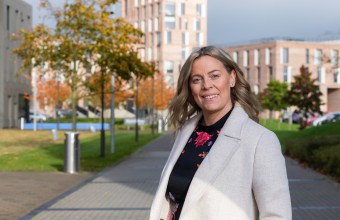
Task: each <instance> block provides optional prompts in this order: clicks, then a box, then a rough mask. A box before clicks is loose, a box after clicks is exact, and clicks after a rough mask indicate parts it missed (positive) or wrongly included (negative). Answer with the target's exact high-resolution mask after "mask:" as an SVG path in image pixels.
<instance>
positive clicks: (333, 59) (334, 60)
mask: <svg viewBox="0 0 340 220" xmlns="http://www.w3.org/2000/svg"><path fill="white" fill-rule="evenodd" d="M331 62H332V65H334V66H337V65H338V63H339V51H338V50H331Z"/></svg>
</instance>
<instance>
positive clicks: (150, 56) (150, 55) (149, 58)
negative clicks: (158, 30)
mask: <svg viewBox="0 0 340 220" xmlns="http://www.w3.org/2000/svg"><path fill="white" fill-rule="evenodd" d="M152 59H153V58H152V48H151V47H149V48H148V61H151V60H152Z"/></svg>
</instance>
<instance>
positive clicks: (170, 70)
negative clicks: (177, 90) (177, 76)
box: [164, 61, 174, 74]
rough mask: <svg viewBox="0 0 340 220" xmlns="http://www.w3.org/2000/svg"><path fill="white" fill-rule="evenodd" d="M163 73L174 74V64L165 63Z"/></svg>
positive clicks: (170, 62)
mask: <svg viewBox="0 0 340 220" xmlns="http://www.w3.org/2000/svg"><path fill="white" fill-rule="evenodd" d="M164 72H165V73H166V74H173V72H174V62H172V61H165V63H164Z"/></svg>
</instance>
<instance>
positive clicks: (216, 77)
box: [210, 74, 220, 79]
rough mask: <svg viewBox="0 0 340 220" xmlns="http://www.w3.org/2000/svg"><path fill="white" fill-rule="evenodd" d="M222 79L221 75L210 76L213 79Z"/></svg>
mask: <svg viewBox="0 0 340 220" xmlns="http://www.w3.org/2000/svg"><path fill="white" fill-rule="evenodd" d="M219 77H220V75H218V74H213V75H211V76H210V78H211V79H218V78H219Z"/></svg>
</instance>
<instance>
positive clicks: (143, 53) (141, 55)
mask: <svg viewBox="0 0 340 220" xmlns="http://www.w3.org/2000/svg"><path fill="white" fill-rule="evenodd" d="M139 51H140V59H141V60H142V61H144V60H145V49H144V48H142V49H140V50H139Z"/></svg>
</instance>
